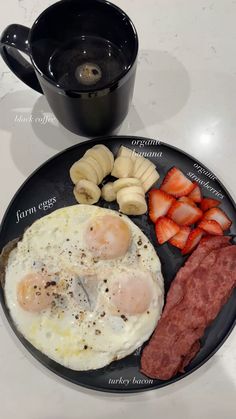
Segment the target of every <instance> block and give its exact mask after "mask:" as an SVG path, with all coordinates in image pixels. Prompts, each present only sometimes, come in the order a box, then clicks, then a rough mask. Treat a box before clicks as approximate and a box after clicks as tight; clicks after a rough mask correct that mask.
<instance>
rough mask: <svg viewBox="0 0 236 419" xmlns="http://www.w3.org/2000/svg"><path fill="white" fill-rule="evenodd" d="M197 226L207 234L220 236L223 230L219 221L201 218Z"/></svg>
mask: <svg viewBox="0 0 236 419" xmlns="http://www.w3.org/2000/svg"><path fill="white" fill-rule="evenodd" d="M198 227H199V228H202V230H204V231H206V233H208V234H213V235H214V236H222V234H223V230H222V228H221V226H220V224H219V223H217V221H215V220H202V221H200V223H199V224H198Z"/></svg>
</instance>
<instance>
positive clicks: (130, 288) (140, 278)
mask: <svg viewBox="0 0 236 419" xmlns="http://www.w3.org/2000/svg"><path fill="white" fill-rule="evenodd" d="M151 284H152V277H151V275H150V274H149V273H148V272H133V273H132V272H127V273H125V272H124V273H123V274H119V276H117V277H116V278H114V281H113V282H112V284H111V287H110V290H109V295H110V301H111V303H112V304H113V305H114V306H115V307H116V309H117V312H118V313H119V314H120V315H122V314H127V315H137V314H141V313H144V312H145V311H146V310H147V309H148V308H149V307H150V304H151V301H152V286H151Z"/></svg>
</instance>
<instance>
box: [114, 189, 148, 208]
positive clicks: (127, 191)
mask: <svg viewBox="0 0 236 419" xmlns="http://www.w3.org/2000/svg"><path fill="white" fill-rule="evenodd" d="M130 194H131V195H140V196H143V197H144V195H145V193H144V189H143V187H142V186H128V187H127V188H123V189H120V190H119V191H118V192H117V194H116V199H117V202H118V204H119V202H120V200H121V199H122V198H123V197H125V196H129V195H130Z"/></svg>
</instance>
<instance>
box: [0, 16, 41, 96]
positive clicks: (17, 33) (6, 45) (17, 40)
mask: <svg viewBox="0 0 236 419" xmlns="http://www.w3.org/2000/svg"><path fill="white" fill-rule="evenodd" d="M29 31H30V29H29V28H27V27H26V26H23V25H17V24H13V25H9V26H7V28H6V29H5V30H4V31H3V33H2V35H1V39H0V53H1V56H2V58H3V60H4V61H5V63H6V64H7V65H8V67H9V68H10V70H11V71H12V72H13V73H14V74H15V75H16V76H17V77H18V78H19V79H20V80H22V81H23V82H24V83H25V84H27V85H28V86H29V87H31V88H32V89H34V90H36V91H37V92H39V93H42V94H43V91H42V89H41V86H40V84H39V82H38V79H37V77H36V74H35V71H34V68H33V66H32V64H30V63H29V62H28V61H27V60H26V59H25V58H24V57H23V56H22V55H21V54H20V52H19V51H22V52H24V53H25V54H27V55H29V45H28V36H29ZM18 50H19V51H18Z"/></svg>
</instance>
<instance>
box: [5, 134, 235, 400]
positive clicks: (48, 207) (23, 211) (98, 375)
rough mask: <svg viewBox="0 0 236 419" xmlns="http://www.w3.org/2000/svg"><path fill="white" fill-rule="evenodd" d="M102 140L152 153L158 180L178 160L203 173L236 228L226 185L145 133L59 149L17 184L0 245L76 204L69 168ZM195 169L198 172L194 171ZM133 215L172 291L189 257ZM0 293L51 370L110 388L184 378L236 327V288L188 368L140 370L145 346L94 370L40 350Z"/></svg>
mask: <svg viewBox="0 0 236 419" xmlns="http://www.w3.org/2000/svg"><path fill="white" fill-rule="evenodd" d="M98 143H104V144H105V145H107V146H108V147H109V148H110V149H111V150H112V151H113V152H114V153H116V152H117V150H118V149H119V147H120V145H121V144H123V145H126V146H127V147H130V148H132V149H135V150H136V152H139V153H142V154H143V155H144V156H146V157H148V158H150V160H152V161H153V162H154V163H155V164H156V166H157V169H158V171H159V172H160V179H159V182H158V183H157V185H159V184H160V183H161V181H162V179H163V176H164V175H165V174H166V172H167V171H168V169H169V168H171V167H172V166H173V165H176V166H178V167H179V168H180V169H181V170H182V171H183V172H184V173H185V174H187V175H188V176H189V177H190V178H191V179H193V180H197V179H196V178H193V177H191V176H193V175H195V176H196V177H197V178H198V182H201V181H202V182H204V183H205V185H203V184H202V185H201V187H202V191H203V194H204V196H209V197H213V198H217V199H220V200H221V201H222V204H221V208H222V209H223V210H224V211H225V212H226V213H227V215H228V216H229V217H230V219H231V220H232V221H233V224H232V227H231V232H230V233H231V234H235V233H236V206H235V203H234V202H233V200H232V198H231V196H230V195H229V193H228V192H227V191H226V189H225V188H224V186H223V185H222V184H221V183H220V182H219V181H218V180H217V179H216V177H215V176H214V175H213V174H212V172H210V171H209V170H208V169H207V168H206V167H205V166H204V165H203V164H201V163H199V162H198V161H197V160H195V159H193V158H192V157H191V156H189V155H187V154H186V153H184V152H182V151H180V150H178V149H177V148H175V147H172V146H169V145H167V144H163V143H160V142H159V141H157V140H151V139H147V138H140V137H126V136H114V137H106V138H105V137H104V138H99V139H97V140H91V141H87V142H84V143H82V144H78V145H76V146H74V147H71V148H69V149H67V150H65V151H63V152H62V153H59V154H57V155H56V156H55V157H53V158H51V159H50V160H48V161H47V162H46V163H44V164H43V165H42V166H41V167H40V168H39V169H37V170H36V171H35V172H34V173H33V174H32V175H31V176H30V177H29V178H28V179H27V180H26V182H25V183H24V184H23V186H22V187H21V188H20V189H19V190H18V192H17V193H16V195H15V196H14V198H13V199H12V201H11V203H10V205H9V207H8V209H7V211H6V214H5V216H4V219H3V222H2V226H1V231H0V249H2V248H3V247H4V246H5V245H6V244H7V243H8V242H9V241H10V240H13V239H14V238H16V237H19V236H21V235H22V234H23V233H24V230H25V228H26V227H28V226H29V225H31V224H32V223H33V222H34V221H35V220H37V219H38V218H40V217H42V216H44V215H46V214H48V213H50V212H52V211H54V210H55V209H57V208H61V207H64V206H68V205H73V204H75V200H74V197H73V193H72V189H73V185H72V183H71V181H70V178H69V168H70V166H71V165H72V163H74V162H75V161H76V160H77V159H79V158H80V157H82V155H83V154H84V152H85V151H86V150H87V149H88V148H89V147H92V146H93V145H95V144H98ZM191 173H192V174H193V175H191ZM210 188H211V189H210ZM52 198H55V199H52ZM53 201H56V202H53ZM98 205H101V206H103V207H108V208H112V209H118V207H117V205H116V204H115V203H111V204H108V203H105V202H104V201H102V200H101V201H100V202H99V203H98ZM131 218H132V219H133V221H134V222H135V223H136V224H137V225H138V226H139V227H140V228H141V229H142V231H143V232H144V233H145V234H146V235H147V237H148V238H149V239H150V240H151V242H152V243H153V244H154V246H155V249H156V251H157V253H158V255H159V257H160V259H161V262H162V272H163V276H164V279H165V290H166V291H167V290H168V288H169V286H170V283H171V281H172V279H173V278H174V276H175V274H176V272H177V271H178V270H179V268H180V267H181V266H182V265H183V263H184V261H185V258H184V257H182V256H181V254H180V252H179V251H178V250H177V249H175V248H173V247H172V246H171V245H168V244H164V245H162V246H159V245H157V244H156V239H155V233H154V228H153V225H152V224H151V223H150V222H149V220H148V217H147V216H146V215H144V216H141V217H140V216H139V217H131ZM0 297H1V303H2V306H3V309H4V312H5V315H6V317H7V319H8V321H9V323H10V325H11V327H12V329H13V330H14V332H15V334H16V335H17V336H18V338H19V339H20V341H21V342H22V343H23V345H24V346H25V347H26V348H27V349H28V350H29V352H31V354H32V355H33V356H34V357H35V358H37V359H38V360H39V361H40V362H41V363H42V364H43V365H45V366H46V367H47V368H49V369H50V370H51V371H53V372H54V373H56V374H58V375H59V376H61V377H63V378H65V379H66V380H68V381H72V382H73V383H75V384H79V385H81V386H84V387H88V388H92V389H96V390H100V391H108V392H123V393H127V392H138V391H144V390H150V389H154V388H159V387H163V386H165V385H167V384H171V383H173V382H175V381H177V380H180V379H181V378H183V377H185V376H186V375H188V374H190V373H191V372H193V371H194V370H196V369H197V368H199V367H200V366H201V365H202V364H204V363H205V362H206V361H207V360H208V359H209V358H210V357H211V356H212V355H213V354H214V353H215V352H216V351H217V350H218V349H219V347H220V346H221V345H222V343H223V342H224V341H225V339H226V338H227V336H228V335H229V333H230V332H231V331H232V329H233V327H234V324H235V318H236V292H234V293H233V295H232V296H231V298H230V299H229V301H228V302H227V304H225V306H224V307H223V309H222V310H221V312H220V314H219V315H218V317H217V318H216V319H215V321H214V322H213V323H212V325H211V326H210V327H209V328H208V329H207V330H206V333H205V334H204V337H203V338H202V340H201V350H200V351H199V353H198V354H197V356H196V357H195V358H194V359H193V361H192V362H191V364H190V365H189V366H188V367H187V368H186V372H185V374H178V375H177V376H175V377H174V378H172V379H171V380H167V381H160V380H150V379H148V378H147V377H145V376H144V375H142V374H140V372H139V363H140V351H141V348H140V349H139V350H137V351H136V352H135V353H133V354H132V355H130V356H128V357H126V358H124V359H122V360H120V361H116V362H113V363H112V364H110V365H109V366H107V367H105V368H102V369H99V370H95V371H88V372H76V371H72V370H70V369H68V368H65V367H63V366H61V365H59V364H57V363H56V362H54V361H52V360H51V359H49V358H48V357H47V356H45V355H43V354H42V353H41V352H39V351H38V350H36V349H35V348H34V347H33V346H32V345H31V344H30V343H29V342H27V340H26V339H24V337H23V336H22V335H21V334H20V333H19V332H18V331H17V330H16V328H15V326H14V323H13V321H12V319H11V316H10V314H9V311H8V309H7V307H6V304H5V300H4V292H3V289H2V288H0Z"/></svg>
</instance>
